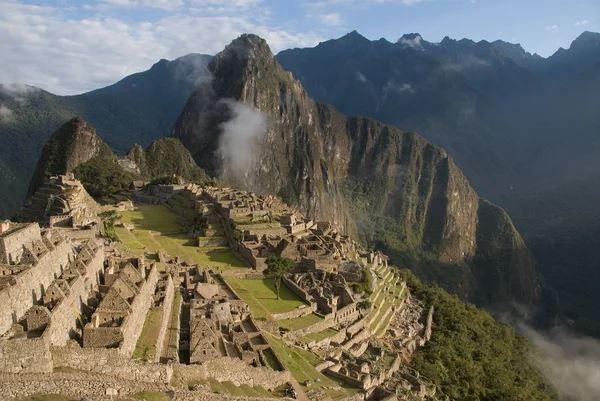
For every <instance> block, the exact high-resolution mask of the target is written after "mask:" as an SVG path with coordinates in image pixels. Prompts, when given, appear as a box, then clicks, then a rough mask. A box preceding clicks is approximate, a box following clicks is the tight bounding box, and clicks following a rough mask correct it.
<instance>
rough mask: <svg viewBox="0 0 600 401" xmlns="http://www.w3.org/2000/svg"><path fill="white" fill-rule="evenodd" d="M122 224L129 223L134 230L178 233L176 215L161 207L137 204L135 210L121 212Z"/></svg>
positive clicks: (179, 228) (179, 227) (178, 226)
mask: <svg viewBox="0 0 600 401" xmlns="http://www.w3.org/2000/svg"><path fill="white" fill-rule="evenodd" d="M121 221H122V222H130V223H132V224H133V226H134V227H135V228H136V229H141V230H151V231H158V232H173V231H180V230H181V229H182V228H181V226H180V225H179V224H178V223H177V215H176V214H175V213H173V212H172V211H171V210H170V209H169V208H168V207H166V206H163V205H146V204H137V205H136V207H135V210H133V211H128V212H122V213H121Z"/></svg>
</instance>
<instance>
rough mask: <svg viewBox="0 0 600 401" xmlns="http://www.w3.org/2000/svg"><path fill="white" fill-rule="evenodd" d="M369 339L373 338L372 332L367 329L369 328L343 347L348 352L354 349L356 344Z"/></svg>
mask: <svg viewBox="0 0 600 401" xmlns="http://www.w3.org/2000/svg"><path fill="white" fill-rule="evenodd" d="M369 337H371V332H370V331H369V329H367V328H365V329H362V330H361V331H360V332H359V333H358V334H357V335H355V336H354V337H352V338H351V339H350V340H349V341H348V342H347V343H345V344H344V345H342V347H343V348H344V349H346V350H348V349H350V348H352V346H353V345H354V344H356V343H359V342H361V341H364V340H366V339H368V338H369Z"/></svg>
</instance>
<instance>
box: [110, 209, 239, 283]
mask: <svg viewBox="0 0 600 401" xmlns="http://www.w3.org/2000/svg"><path fill="white" fill-rule="evenodd" d="M121 221H122V222H123V223H130V224H132V225H133V226H134V230H133V231H129V230H127V229H125V228H123V227H115V231H116V232H117V235H118V237H119V239H120V240H121V241H122V242H123V243H124V244H125V245H127V246H128V247H129V248H130V249H131V251H132V252H133V253H134V254H136V255H139V256H143V255H144V250H147V252H150V253H156V251H158V250H161V251H162V252H165V253H167V254H168V255H170V256H172V257H175V256H179V257H180V258H181V259H183V260H185V261H186V262H187V263H189V264H198V265H200V266H203V267H206V266H211V267H215V268H218V269H221V270H223V271H229V270H241V269H247V267H246V265H245V264H244V263H243V262H242V261H241V260H239V259H238V258H237V257H236V256H235V255H234V254H233V253H231V252H230V251H229V248H228V247H226V246H219V247H204V248H199V247H198V246H197V239H194V238H189V237H188V236H187V235H186V234H185V233H184V232H183V227H182V226H181V225H179V223H177V215H176V214H175V213H173V211H172V210H171V209H169V208H168V207H166V206H163V205H146V204H138V205H136V208H135V210H134V211H129V212H122V213H121Z"/></svg>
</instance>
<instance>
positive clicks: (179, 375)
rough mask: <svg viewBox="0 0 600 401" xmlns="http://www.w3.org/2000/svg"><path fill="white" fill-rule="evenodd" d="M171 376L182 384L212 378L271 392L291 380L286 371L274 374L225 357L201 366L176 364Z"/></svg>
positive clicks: (272, 371) (265, 369) (274, 372)
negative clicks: (257, 387) (258, 387)
mask: <svg viewBox="0 0 600 401" xmlns="http://www.w3.org/2000/svg"><path fill="white" fill-rule="evenodd" d="M173 374H174V376H175V378H176V380H177V381H178V382H179V383H183V384H185V383H189V382H194V381H198V380H207V379H211V378H212V379H215V380H217V381H219V382H226V381H230V382H232V383H233V384H235V385H236V386H241V385H242V384H246V385H248V386H250V387H253V386H261V387H263V388H265V389H267V390H273V389H275V388H277V387H279V386H281V385H283V384H285V383H288V382H289V381H290V380H291V379H292V377H291V375H290V372H289V371H288V370H285V371H282V372H276V371H274V370H272V369H269V368H265V367H253V366H250V365H248V364H246V363H245V362H243V361H242V360H240V359H237V358H227V357H222V358H216V359H212V360H210V361H208V362H205V363H203V364H202V365H181V364H177V365H174V366H173Z"/></svg>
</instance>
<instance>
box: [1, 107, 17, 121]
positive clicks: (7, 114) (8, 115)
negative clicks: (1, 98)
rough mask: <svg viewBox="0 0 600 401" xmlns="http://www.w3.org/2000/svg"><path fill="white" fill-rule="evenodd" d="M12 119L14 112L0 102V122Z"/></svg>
mask: <svg viewBox="0 0 600 401" xmlns="http://www.w3.org/2000/svg"><path fill="white" fill-rule="evenodd" d="M12 121H14V113H13V111H12V110H11V109H9V108H8V107H6V106H4V105H1V104H0V122H12Z"/></svg>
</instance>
